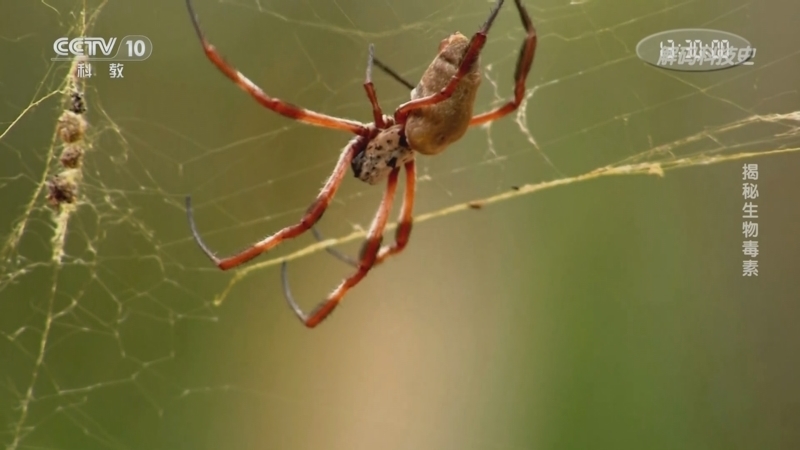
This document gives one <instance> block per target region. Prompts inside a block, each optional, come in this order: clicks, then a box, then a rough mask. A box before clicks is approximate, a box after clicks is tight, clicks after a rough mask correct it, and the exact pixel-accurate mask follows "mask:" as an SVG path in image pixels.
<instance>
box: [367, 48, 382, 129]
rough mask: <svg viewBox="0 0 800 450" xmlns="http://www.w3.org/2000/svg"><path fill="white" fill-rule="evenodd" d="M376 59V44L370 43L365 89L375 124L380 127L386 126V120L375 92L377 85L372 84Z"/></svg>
mask: <svg viewBox="0 0 800 450" xmlns="http://www.w3.org/2000/svg"><path fill="white" fill-rule="evenodd" d="M374 61H375V46H374V45H372V44H369V56H368V57H367V76H366V78H365V79H364V90H365V91H367V97H369V103H370V104H371V105H372V119H373V120H374V121H375V126H376V127H378V128H379V129H383V128H386V122H384V120H383V111H381V105H380V103H378V94H376V93H375V85H373V84H372V63H373V62H374Z"/></svg>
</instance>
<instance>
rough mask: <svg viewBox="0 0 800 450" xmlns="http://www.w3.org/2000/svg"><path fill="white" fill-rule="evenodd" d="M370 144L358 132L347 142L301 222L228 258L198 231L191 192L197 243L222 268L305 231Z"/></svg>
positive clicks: (188, 205) (188, 209) (189, 213)
mask: <svg viewBox="0 0 800 450" xmlns="http://www.w3.org/2000/svg"><path fill="white" fill-rule="evenodd" d="M366 145H367V139H366V138H365V137H362V136H356V137H354V138H353V139H351V140H350V143H349V144H347V146H346V147H345V148H344V149H343V150H342V153H341V155H340V156H339V161H338V162H337V163H336V166H335V167H334V169H333V173H331V175H330V177H328V181H326V182H325V185H324V186H323V187H322V190H321V191H320V193H319V195H317V198H316V200H314V203H312V204H311V206H309V208H308V210H306V213H305V214H303V217H302V218H300V221H299V222H298V223H296V224H294V225H290V226H288V227H286V228H283V229H282V230H280V231H278V232H277V233H275V234H273V235H272V236H269V237H267V238H265V239H263V240H261V241H259V242H256V243H255V244H253V245H252V246H250V247H249V248H247V249H246V250H244V251H242V252H240V253H237V254H235V255H233V256H230V257H227V258H218V257H217V256H216V255H214V252H212V251H211V250H210V249H209V248H208V246H206V244H205V243H204V242H203V240H202V239H201V238H200V234H199V233H198V232H197V226H196V225H195V223H194V216H193V214H192V201H191V197H188V196H187V197H186V216H187V217H188V219H189V227H191V229H192V235H193V236H194V240H195V241H196V242H197V245H199V246H200V249H201V250H203V253H205V254H206V256H208V258H209V259H210V260H211V261H213V262H214V264H216V265H217V267H219V268H220V269H222V270H228V269H231V268H233V267H236V266H239V265H241V264H244V263H246V262H247V261H250V260H251V259H253V258H255V257H256V256H258V255H260V254H262V253H264V252H266V251H268V250H270V249H271V248H273V247H275V246H276V245H278V244H280V243H281V242H283V241H284V240H286V239H291V238H294V237H297V236H299V235H301V234H303V233H305V232H306V231H308V229H309V228H311V227H312V226H313V225H314V224H315V223H317V221H318V220H319V218H320V217H322V214H323V213H324V212H325V209H327V208H328V205H329V204H330V202H331V199H333V196H334V195H336V190H337V189H338V188H339V185H340V184H341V183H342V179H343V178H344V176H345V174H346V173H347V170H348V169H349V167H350V163H351V161H352V160H353V156H355V155H356V153H358V152H359V151H361V150H363V149H364V147H365V146H366Z"/></svg>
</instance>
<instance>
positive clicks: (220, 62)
mask: <svg viewBox="0 0 800 450" xmlns="http://www.w3.org/2000/svg"><path fill="white" fill-rule="evenodd" d="M186 7H187V8H188V9H189V15H190V16H191V19H192V25H194V29H195V31H196V32H197V37H198V38H200V42H201V43H202V45H203V51H204V52H205V54H206V56H207V57H208V59H209V60H210V61H211V62H212V63H214V65H215V66H217V69H219V70H220V72H222V73H223V74H225V76H226V77H228V78H230V79H231V81H233V82H234V83H236V85H237V86H239V87H240V88H241V89H242V90H244V91H245V92H247V93H248V94H250V95H251V96H252V97H253V98H254V99H255V100H256V101H257V102H258V103H261V104H262V105H263V106H265V107H267V108H269V109H271V110H273V111H275V112H276V113H278V114H280V115H282V116H285V117H288V118H290V119H294V120H297V121H299V122H303V123H307V124H310V125H316V126H319V127H325V128H333V129H336V130H344V131H349V132H351V133H355V134H358V135H362V136H363V135H366V134H367V127H366V126H365V125H364V124H363V123H361V122H357V121H355V120H348V119H342V118H339V117H333V116H328V115H326V114H321V113H318V112H314V111H310V110H307V109H304V108H301V107H299V106H295V105H292V104H291V103H288V102H285V101H283V100H280V99H277V98H274V97H270V96H269V95H267V94H266V93H264V91H263V90H262V89H261V88H260V87H258V86H257V85H256V84H255V83H253V82H252V81H250V79H248V78H247V77H246V76H244V75H243V74H242V73H241V72H239V71H238V70H236V68H235V67H233V66H231V65H230V64H228V63H227V62H226V61H225V58H223V57H222V55H221V54H220V53H219V52H218V51H217V49H216V48H215V47H214V46H213V45H211V44H210V43H209V42H208V41H207V40H206V37H205V35H204V34H203V30H202V29H201V28H200V22H199V21H198V19H197V14H196V13H195V11H194V8H193V7H192V2H191V0H186Z"/></svg>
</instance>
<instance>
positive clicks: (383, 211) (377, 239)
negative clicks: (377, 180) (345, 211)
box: [281, 168, 400, 328]
mask: <svg viewBox="0 0 800 450" xmlns="http://www.w3.org/2000/svg"><path fill="white" fill-rule="evenodd" d="M399 171H400V169H399V168H398V169H394V170H393V171H391V172H390V173H389V180H388V181H387V183H386V191H385V192H384V194H383V199H382V200H381V204H380V206H378V212H377V213H375V218H374V219H373V220H372V225H371V226H370V227H369V232H368V233H367V241H366V243H365V245H364V248H363V250H362V252H361V257H360V258H359V262H358V268H357V269H356V271H355V272H354V273H353V274H351V275H350V276H348V277H347V278H345V279H344V280H342V282H341V283H340V284H339V286H337V287H336V289H334V291H333V292H332V293H331V294H330V295H329V296H328V298H327V299H325V300H323V301H322V302H321V303H320V304H318V305H317V306H316V308H314V309H313V310H312V311H311V312H310V313H308V314H306V313H304V312H303V310H302V309H300V306H299V305H298V304H297V302H295V300H294V297H293V296H292V293H291V291H290V290H289V282H288V274H287V270H286V263H285V262H284V263H283V265H282V266H281V277H282V279H283V288H284V290H283V293H284V295H285V296H286V301H287V302H288V303H289V306H290V307H291V308H292V311H294V313H295V314H296V315H297V318H298V319H300V321H301V322H303V325H305V326H307V327H308V328H314V327H316V326H317V325H319V323H320V322H322V321H323V320H325V318H326V317H328V315H330V313H331V312H333V310H334V308H336V307H337V306H338V305H339V303H340V302H341V301H342V298H344V296H345V294H347V291H349V290H350V289H351V288H352V287H354V286H355V285H357V284H358V283H359V282H360V281H361V280H362V279H363V278H364V277H365V276H366V275H367V273H368V272H369V271H370V269H372V267H373V266H374V265H375V261H376V260H377V256H378V251H379V250H380V248H381V241H382V239H383V230H384V228H386V222H387V220H388V218H389V211H390V210H391V207H392V201H393V200H394V193H395V190H396V189H397V174H398V172H399Z"/></svg>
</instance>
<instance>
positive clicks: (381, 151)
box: [186, 0, 536, 327]
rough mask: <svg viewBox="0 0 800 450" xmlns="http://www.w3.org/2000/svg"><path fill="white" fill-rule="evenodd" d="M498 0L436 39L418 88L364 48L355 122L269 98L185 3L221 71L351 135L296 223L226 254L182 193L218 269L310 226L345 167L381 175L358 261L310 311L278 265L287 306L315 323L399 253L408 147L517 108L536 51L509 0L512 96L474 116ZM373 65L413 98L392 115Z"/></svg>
mask: <svg viewBox="0 0 800 450" xmlns="http://www.w3.org/2000/svg"><path fill="white" fill-rule="evenodd" d="M503 2H504V0H496V3H495V5H494V7H493V8H492V11H491V13H490V14H489V18H488V19H487V20H486V22H485V23H484V24H483V26H482V27H481V28H480V29H479V30H478V32H477V33H475V34H474V35H472V37H471V38H470V39H467V37H466V36H464V35H463V34H461V33H454V34H452V35H450V36H448V37H447V38H445V39H444V40H442V42H441V43H440V45H439V53H438V55H437V56H436V58H435V59H434V60H433V62H432V63H431V64H430V66H428V68H427V69H426V70H425V72H424V73H423V74H422V77H421V79H420V82H419V84H417V85H416V87H413V86H414V85H413V84H411V83H409V82H408V81H406V80H404V79H403V78H402V77H400V76H399V75H397V73H396V72H394V71H393V70H391V69H389V68H388V67H387V66H386V65H384V64H383V63H379V62H378V61H376V60H374V57H373V47H372V46H371V45H370V47H369V59H368V60H367V76H366V80H365V82H364V90H365V91H366V93H367V97H368V98H369V101H370V105H371V106H372V117H373V122H372V123H361V122H357V121H354V120H349V119H343V118H340V117H333V116H329V115H326V114H321V113H318V112H314V111H310V110H307V109H303V108H301V107H299V106H295V105H292V104H291V103H287V102H284V101H281V100H278V99H277V98H274V97H270V96H269V95H267V94H266V93H265V92H264V91H263V90H261V88H260V87H258V86H257V85H256V84H255V83H253V82H252V81H250V80H249V79H248V78H247V77H245V76H244V75H242V73H241V72H239V71H238V70H236V69H235V68H234V67H233V66H231V65H230V64H228V63H227V62H225V60H224V59H223V58H222V55H220V54H219V52H217V49H216V48H214V46H213V45H211V44H210V43H209V42H208V41H207V40H206V38H205V36H204V35H203V31H202V30H201V29H200V24H199V23H198V20H197V15H196V14H195V12H194V10H193V8H192V4H191V0H186V6H187V8H188V9H189V14H190V16H191V19H192V25H193V26H194V29H195V32H196V33H197V36H198V38H199V39H200V42H201V44H202V46H203V51H204V52H205V54H206V57H207V58H208V59H209V61H211V62H212V63H213V64H214V65H215V66H216V67H217V69H219V70H220V72H222V73H223V74H224V75H225V76H226V77H228V78H229V79H230V80H231V81H233V82H234V83H235V84H236V85H237V86H239V88H241V89H242V90H244V91H245V92H247V93H248V94H250V95H251V96H252V97H253V98H254V99H255V100H256V101H258V103H260V104H261V105H263V106H264V107H266V108H268V109H270V110H272V111H275V112H276V113H278V114H281V115H283V116H285V117H287V118H289V119H293V120H297V121H299V122H303V123H306V124H309V125H316V126H320V127H325V128H332V129H336V130H343V131H349V132H351V133H353V134H355V135H356V137H355V138H353V139H351V140H350V142H349V143H348V144H347V145H346V146H345V148H344V149H343V150H342V152H341V153H340V155H339V159H338V161H337V163H336V166H335V167H334V168H333V172H332V173H331V175H330V177H328V180H327V181H326V182H325V185H324V186H323V187H322V191H321V192H320V193H319V194H318V195H317V197H316V199H315V200H314V202H313V203H312V204H311V206H310V207H309V208H308V210H306V212H305V214H303V217H302V218H301V219H300V220H299V221H298V222H297V223H295V224H293V225H289V226H287V227H285V228H283V229H281V230H279V231H278V232H276V233H274V234H272V235H270V236H267V237H266V238H264V239H262V240H261V241H259V242H256V243H255V244H253V245H251V246H250V247H248V248H247V249H245V250H244V251H242V252H240V253H237V254H235V255H233V256H230V257H227V258H218V257H217V256H216V255H214V253H213V252H212V251H211V250H210V249H209V248H208V247H207V246H206V245H205V243H203V241H202V239H200V235H199V233H198V232H197V227H196V225H195V223H194V218H193V216H192V207H191V199H190V198H189V197H187V198H186V213H187V216H188V219H189V226H190V227H191V230H192V235H193V236H194V239H195V241H196V242H197V244H198V245H199V246H200V249H201V250H203V252H204V253H205V254H206V256H208V258H209V259H211V261H213V262H214V264H216V265H217V267H219V268H220V269H222V270H227V269H231V268H233V267H237V266H239V265H241V264H244V263H246V262H247V261H250V260H251V259H253V258H255V257H257V256H258V255H260V254H262V253H264V252H266V251H269V250H270V249H272V248H274V247H275V246H276V245H278V244H280V243H281V242H283V241H284V240H286V239H291V238H294V237H297V236H299V235H301V234H303V233H305V232H306V231H308V230H309V229H311V228H312V227H313V226H314V224H315V223H316V222H317V221H318V220H319V219H320V217H322V214H323V213H324V212H325V209H326V208H327V207H328V205H329V204H330V202H331V200H332V199H333V196H334V195H335V194H336V190H337V189H338V188H339V185H340V184H341V182H342V179H344V176H345V174H346V173H347V167H348V166H350V167H351V168H352V170H353V173H354V174H355V176H356V177H357V178H358V179H360V180H362V181H365V182H367V183H369V184H376V183H378V182H380V181H382V180H386V190H385V191H384V194H383V199H382V200H381V203H380V206H379V207H378V211H377V213H376V214H375V218H374V219H373V221H372V225H371V226H370V228H369V231H368V232H367V239H366V241H365V242H364V246H363V247H362V250H361V254H360V256H359V258H358V261H357V262H356V261H353V265H354V266H355V268H356V270H355V272H354V273H352V274H351V275H350V276H348V277H347V278H345V279H344V280H343V281H342V282H341V283H340V284H339V286H337V287H336V289H335V290H334V291H333V292H332V293H331V294H330V295H329V296H328V298H326V299H325V300H323V301H322V303H320V304H319V305H318V306H317V307H316V308H315V309H314V310H313V311H311V312H310V313H308V314H306V313H304V312H303V310H302V309H300V307H299V306H298V305H297V303H296V302H295V301H294V299H293V298H292V295H291V292H290V291H289V288H288V283H287V281H286V279H287V278H286V276H287V275H286V263H284V264H283V266H282V274H283V284H284V294H285V296H286V300H287V301H288V302H289V305H290V306H291V308H292V310H293V311H294V312H295V314H296V315H297V317H298V318H299V319H300V320H301V321H302V322H303V324H305V325H306V326H307V327H315V326H317V325H318V324H319V323H320V322H321V321H322V320H324V319H325V318H326V317H328V315H329V314H330V313H331V311H333V309H334V308H336V306H337V305H338V304H339V302H341V300H342V298H344V296H345V294H346V293H347V291H348V290H350V289H351V288H352V287H353V286H355V285H356V284H358V283H359V282H360V281H361V280H362V279H363V278H364V277H365V276H366V275H367V273H368V272H369V271H370V269H371V268H372V267H373V266H375V265H377V264H380V263H382V262H383V261H385V260H386V258H388V257H390V256H392V255H395V254H397V253H400V252H401V251H402V250H403V249H404V248H405V247H406V244H407V243H408V239H409V236H410V235H411V223H412V212H413V209H414V189H415V185H416V166H415V163H414V152H419V153H421V154H425V155H435V154H438V153H441V152H442V151H443V150H444V149H445V148H447V146H448V145H450V144H452V143H453V142H455V141H457V140H458V139H460V138H461V137H462V136H463V135H464V133H465V132H466V131H467V128H469V127H470V126H474V125H480V124H483V123H487V122H491V121H493V120H496V119H499V118H501V117H503V116H505V115H507V114H509V113H511V112H512V111H514V110H516V109H517V108H518V107H519V105H520V104H521V103H522V99H523V97H524V96H525V79H526V78H527V76H528V72H529V71H530V68H531V64H532V63H533V56H534V52H535V51H536V30H535V29H534V27H533V24H532V23H531V19H530V17H529V16H528V12H527V11H526V10H525V7H524V6H522V0H514V3H515V4H516V6H517V11H518V12H519V16H520V18H521V19H522V25H523V27H525V31H526V33H527V35H526V37H525V41H524V43H523V45H522V48H521V49H520V53H519V57H518V59H517V68H516V70H515V72H514V97H513V98H512V99H511V100H509V101H508V102H507V103H505V104H504V105H502V106H500V107H498V108H495V109H493V110H491V111H488V112H485V113H482V114H478V115H476V116H473V115H472V108H473V104H474V102H475V94H476V92H477V89H478V86H479V85H480V82H481V75H480V64H479V56H480V52H481V50H482V49H483V45H484V44H485V43H486V35H487V33H488V32H489V28H491V26H492V22H493V21H494V19H495V17H496V16H497V13H498V12H499V11H500V7H501V6H502V5H503ZM373 63H375V64H376V65H378V67H380V68H381V69H383V70H384V71H385V72H386V73H388V74H389V75H391V76H392V77H394V78H395V79H396V80H398V81H400V82H401V83H403V84H404V85H406V86H408V88H409V89H411V100H409V101H407V102H405V103H403V104H402V105H400V106H398V107H397V109H395V111H394V114H393V115H392V116H391V117H390V116H384V115H383V112H382V111H381V107H380V105H379V104H378V97H377V94H376V93H375V88H374V86H373V84H372V76H371V74H372V65H373ZM401 169H404V170H405V190H404V191H405V192H404V195H403V205H402V206H401V208H400V219H399V220H398V224H397V231H396V234H395V240H394V243H393V244H391V245H388V246H381V241H382V238H383V230H384V229H385V228H386V224H387V222H388V215H389V211H390V210H391V207H392V202H393V201H394V195H395V191H396V190H397V181H398V177H399V174H400V170H401Z"/></svg>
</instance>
